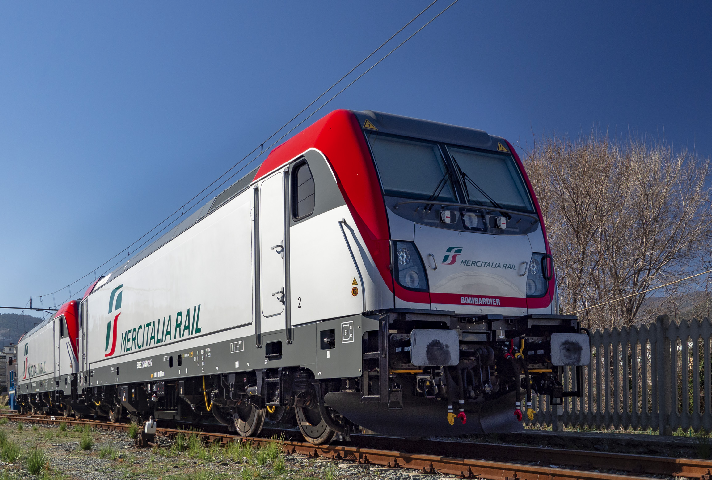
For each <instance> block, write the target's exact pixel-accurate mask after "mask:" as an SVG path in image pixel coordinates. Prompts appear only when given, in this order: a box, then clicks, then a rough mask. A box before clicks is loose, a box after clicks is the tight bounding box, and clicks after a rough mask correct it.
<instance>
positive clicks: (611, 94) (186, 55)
mask: <svg viewBox="0 0 712 480" xmlns="http://www.w3.org/2000/svg"><path fill="white" fill-rule="evenodd" d="M429 3H430V1H420V0H418V1H416V0H413V1H408V2H406V1H390V2H387V1H359V2H331V1H307V2H286V1H283V2H276V1H260V2H237V1H230V2H227V1H223V2H221V1H216V2H185V1H171V2H167V1H153V2H138V1H126V2H84V1H75V2H47V1H40V2H9V1H5V0H0V227H1V228H2V230H1V233H0V305H2V306H6V305H11V306H15V305H18V306H22V305H24V304H26V303H27V301H28V299H29V297H30V296H32V297H34V298H35V300H34V303H35V305H38V304H39V299H38V296H39V295H41V294H45V293H49V292H53V291H55V290H57V289H60V288H62V287H63V286H65V285H68V284H70V283H71V282H73V281H74V280H76V279H77V278H79V277H81V276H82V275H84V274H86V273H88V272H92V271H93V270H94V269H95V268H96V267H98V266H99V265H101V264H102V263H104V262H105V261H106V260H108V259H109V258H111V257H112V256H114V255H115V254H117V253H118V252H120V251H121V250H122V249H124V248H125V247H126V246H128V245H129V244H131V243H132V242H134V241H135V240H137V239H138V238H139V237H141V236H142V235H143V234H144V233H146V232H147V231H148V230H150V229H151V228H152V227H153V226H155V225H156V224H157V223H159V222H160V221H161V220H163V219H164V218H165V217H167V216H168V215H170V214H171V213H172V212H173V211H174V210H175V209H176V208H178V207H180V205H182V204H183V203H184V202H186V201H188V200H189V199H191V198H192V197H193V196H194V195H195V194H197V193H198V192H200V191H201V190H202V189H203V188H204V187H206V186H207V185H208V184H210V182H212V181H213V180H214V179H216V178H217V177H218V176H219V175H221V174H222V173H223V172H224V171H225V170H227V169H228V168H229V167H231V166H232V165H233V164H235V163H236V162H237V161H238V160H239V159H240V158H242V157H243V156H244V155H245V154H247V153H248V152H249V151H251V150H252V149H253V148H254V147H255V146H258V145H259V144H260V143H262V141H263V140H264V139H265V138H266V137H268V136H269V135H270V134H271V133H273V131H274V130H276V129H277V128H278V127H279V126H281V125H282V124H283V123H284V122H286V121H287V120H289V119H290V118H291V117H292V116H293V115H295V114H296V113H297V112H299V111H300V110H301V109H302V108H303V107H304V106H306V105H308V104H309V103H310V102H311V101H312V100H313V99H314V98H315V97H316V96H317V95H318V94H320V93H321V92H322V91H323V90H325V89H326V88H327V87H328V86H330V85H331V84H332V83H333V82H334V81H335V80H337V79H338V78H339V77H341V76H342V75H343V74H344V73H346V72H347V71H348V70H349V69H351V67H353V66H354V65H355V64H356V63H358V62H359V61H360V60H361V59H363V58H364V57H365V56H366V55H367V54H368V53H370V52H371V51H372V50H373V49H375V48H376V47H377V46H378V45H380V44H381V43H382V42H383V41H384V40H385V39H387V38H388V37H389V36H390V35H391V34H393V33H394V32H396V31H397V30H398V29H399V28H400V27H402V26H403V25H404V24H405V23H406V22H407V21H408V20H410V19H411V18H412V17H413V16H415V15H416V14H417V13H418V12H419V11H420V10H422V9H423V8H425V7H426V6H427V5H428V4H429ZM449 3H450V1H448V0H440V1H439V2H438V3H436V4H435V5H434V6H433V7H432V8H431V9H430V10H428V11H427V12H426V13H425V14H424V15H423V16H422V17H420V18H419V19H418V20H416V21H415V22H414V23H413V24H412V25H411V26H410V27H409V28H407V29H406V30H405V31H404V32H403V33H402V34H401V35H399V36H398V37H397V38H396V39H395V40H394V42H393V44H392V46H391V44H389V46H387V47H386V48H385V49H384V50H383V52H379V53H378V54H376V55H375V56H374V57H373V58H372V59H371V61H369V62H367V63H366V64H365V65H364V66H363V67H361V68H360V69H358V70H357V71H356V74H358V73H360V72H362V71H363V70H365V68H367V66H370V65H371V64H372V63H373V62H374V61H375V60H377V59H379V58H381V56H383V55H384V54H385V53H387V51H389V50H390V49H391V48H392V47H394V46H395V45H397V43H400V41H402V40H404V39H405V38H406V36H407V35H410V34H411V33H412V32H414V31H415V30H416V29H417V28H419V27H420V26H422V25H423V24H424V23H425V22H426V21H427V20H429V19H430V18H432V17H433V16H434V15H435V14H436V13H437V12H439V11H440V10H442V9H443V8H445V7H446V6H447V5H448V4H449ZM711 19H712V3H710V2H706V1H705V2H703V1H691V2H643V1H637V2H617V1H608V2H605V1H602V2H590V3H584V2H546V3H543V2H526V3H525V2H508V1H505V2H479V1H474V0H460V2H459V3H457V4H456V5H455V6H453V7H452V8H451V9H450V10H449V11H448V12H446V13H445V14H443V15H442V16H441V17H440V18H438V19H437V20H435V21H434V22H433V23H432V24H431V25H429V26H428V27H426V28H425V29H424V30H423V31H422V32H420V33H419V34H418V35H417V36H415V37H414V38H413V39H412V40H411V41H409V42H408V43H407V44H405V45H404V46H403V47H402V48H401V49H400V50H398V51H397V52H396V53H394V54H393V55H392V56H391V57H389V58H388V59H386V60H385V61H384V62H383V63H381V64H380V65H378V66H377V67H376V68H374V69H373V70H372V71H371V72H369V73H368V74H367V75H366V76H364V77H363V78H362V79H361V80H359V81H358V82H356V84H354V85H353V86H352V87H351V88H349V89H348V90H347V91H346V92H344V93H343V94H342V95H341V96H339V97H338V98H337V99H336V100H334V101H333V102H332V103H331V104H329V106H327V107H326V108H325V109H324V110H322V111H321V112H319V113H318V114H316V115H315V116H314V117H312V120H316V119H317V118H319V117H320V116H322V115H323V114H325V113H327V112H328V111H330V110H333V109H336V108H349V109H354V110H366V109H371V110H379V111H384V112H389V113H395V114H400V115H407V116H413V117H418V118H425V119H429V120H436V121H441V122H446V123H451V124H456V125H462V126H467V127H473V128H480V129H483V130H486V131H487V132H489V133H492V134H496V135H501V136H504V137H506V138H508V139H509V140H510V141H511V142H512V143H514V144H515V145H516V144H520V145H521V146H522V148H520V150H522V149H526V147H527V146H531V145H532V141H533V138H534V137H535V136H540V135H542V134H546V133H557V134H560V135H563V134H567V135H570V136H576V135H578V134H580V133H582V132H583V133H586V132H588V131H590V130H591V129H592V128H597V129H598V130H599V131H608V132H610V133H612V134H615V135H627V134H628V133H631V134H633V135H639V136H642V135H652V136H655V137H658V138H664V139H665V140H666V141H667V142H669V143H671V144H672V145H673V146H674V148H676V149H677V148H688V149H694V150H695V151H696V152H697V153H698V154H699V155H700V156H702V157H710V156H712V88H711V87H710V86H711V85H712V33H711V30H710V28H709V22H710V20H711ZM351 78H353V77H350V78H349V79H347V81H349V80H350V79H351ZM338 89H340V87H339V88H338ZM328 97H330V95H329V96H328ZM317 105H321V102H319V103H317ZM312 110H313V109H311V110H309V111H308V113H309V112H311V111H312ZM310 122H311V121H310ZM310 122H308V123H310ZM245 171H247V170H245ZM216 193H217V192H216ZM123 257H124V258H125V254H123ZM111 264H113V262H112V263H111ZM111 264H110V265H111ZM105 268H106V267H104V269H105ZM96 273H97V274H99V273H102V270H101V269H100V270H97V272H96ZM93 275H94V273H91V277H93ZM85 283H86V282H85V281H81V282H79V283H77V284H74V285H72V286H71V290H68V289H66V288H65V289H64V290H62V291H61V292H59V293H56V294H55V295H54V300H52V297H51V296H49V297H47V296H45V297H44V298H43V300H42V304H43V305H44V306H47V305H50V304H53V303H54V302H56V303H58V304H59V303H60V302H61V301H63V300H65V299H67V298H69V295H70V291H71V295H72V297H75V298H76V297H77V296H80V295H79V293H78V291H79V287H80V286H84V284H85ZM5 312H7V310H5Z"/></svg>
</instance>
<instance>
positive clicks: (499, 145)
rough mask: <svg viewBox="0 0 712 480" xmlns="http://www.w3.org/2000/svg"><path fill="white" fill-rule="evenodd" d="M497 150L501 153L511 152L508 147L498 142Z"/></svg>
mask: <svg viewBox="0 0 712 480" xmlns="http://www.w3.org/2000/svg"><path fill="white" fill-rule="evenodd" d="M497 150H499V151H500V152H509V150H507V147H505V146H504V145H502V142H497Z"/></svg>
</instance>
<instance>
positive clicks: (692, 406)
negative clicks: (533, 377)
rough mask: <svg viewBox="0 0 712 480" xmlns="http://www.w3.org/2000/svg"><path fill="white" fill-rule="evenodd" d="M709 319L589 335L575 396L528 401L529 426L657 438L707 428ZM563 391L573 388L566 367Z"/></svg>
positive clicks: (711, 410) (710, 417)
mask: <svg viewBox="0 0 712 480" xmlns="http://www.w3.org/2000/svg"><path fill="white" fill-rule="evenodd" d="M711 337H712V322H710V320H709V319H704V320H702V321H697V320H692V321H690V322H682V323H680V324H679V325H678V324H676V323H675V322H671V321H669V319H668V317H666V316H664V317H658V319H657V320H656V321H655V323H652V324H649V325H645V326H642V327H632V328H623V329H614V330H604V331H597V332H595V333H593V334H592V335H591V365H589V366H587V367H584V369H583V382H582V383H583V385H582V386H581V388H582V389H583V393H582V396H581V397H580V398H578V397H568V398H565V399H564V404H563V405H562V406H559V407H558V408H557V406H551V405H549V404H548V402H547V397H544V396H541V397H538V398H537V396H536V395H535V396H534V398H533V401H534V405H535V407H536V408H535V414H534V420H533V421H531V422H529V423H530V424H532V425H537V424H538V425H539V426H552V427H553V428H554V430H558V429H559V428H560V427H561V425H567V426H573V427H576V426H577V427H590V428H611V427H612V428H625V429H628V428H632V429H635V430H648V429H652V430H657V431H658V432H659V433H660V435H670V434H671V433H672V431H674V430H676V429H678V428H682V429H684V430H688V429H690V428H692V429H693V430H694V431H696V432H698V431H700V430H701V429H703V428H704V429H705V430H706V431H707V432H710V431H712V403H711V401H710V390H711V387H712V379H711V378H710V361H711V360H712V357H710V340H711ZM563 377H564V378H563V383H564V390H565V391H566V390H575V389H576V383H575V378H574V376H573V369H569V368H567V369H566V370H565V371H564V375H563Z"/></svg>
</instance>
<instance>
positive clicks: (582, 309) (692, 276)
mask: <svg viewBox="0 0 712 480" xmlns="http://www.w3.org/2000/svg"><path fill="white" fill-rule="evenodd" d="M705 273H712V269H710V270H705V271H704V272H698V273H695V274H693V275H689V276H687V277H685V278H679V279H677V280H674V281H672V282H668V283H665V284H663V285H658V286H657V287H652V288H648V289H647V290H643V291H640V292H635V293H631V294H629V295H625V296H623V297H618V298H614V299H613V300H608V301H606V302H601V303H597V304H596V305H591V306H590V307H586V308H581V309H579V310H576V311H574V312H573V314H574V315H575V314H577V313H579V312H585V311H586V310H590V309H592V308H597V307H602V306H604V305H608V304H611V303H616V302H620V301H621V300H625V299H626V298H631V297H635V296H638V295H642V294H644V293H648V292H652V291H653V290H658V289H660V288H664V287H669V286H670V285H674V284H676V283H680V282H684V281H685V280H689V279H691V278H695V277H699V276H700V275H704V274H705Z"/></svg>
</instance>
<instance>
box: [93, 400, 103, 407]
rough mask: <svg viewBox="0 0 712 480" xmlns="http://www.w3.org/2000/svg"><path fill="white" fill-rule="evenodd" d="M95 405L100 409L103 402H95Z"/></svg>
mask: <svg viewBox="0 0 712 480" xmlns="http://www.w3.org/2000/svg"><path fill="white" fill-rule="evenodd" d="M92 402H94V400H92ZM94 405H96V406H97V407H98V406H99V405H101V402H94Z"/></svg>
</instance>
